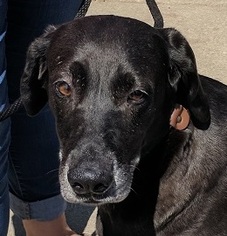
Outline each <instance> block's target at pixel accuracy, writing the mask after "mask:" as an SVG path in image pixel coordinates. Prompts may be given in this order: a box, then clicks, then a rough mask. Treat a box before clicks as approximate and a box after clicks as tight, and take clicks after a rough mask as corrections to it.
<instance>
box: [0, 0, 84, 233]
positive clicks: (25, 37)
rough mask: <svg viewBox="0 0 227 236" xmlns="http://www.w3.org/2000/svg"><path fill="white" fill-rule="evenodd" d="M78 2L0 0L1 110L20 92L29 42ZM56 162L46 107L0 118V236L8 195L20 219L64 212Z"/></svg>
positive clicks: (68, 13)
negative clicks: (28, 114)
mask: <svg viewBox="0 0 227 236" xmlns="http://www.w3.org/2000/svg"><path fill="white" fill-rule="evenodd" d="M82 1H83V0H54V1H53V0H32V1H31V0H8V1H7V0H0V111H1V110H3V109H4V108H5V107H6V106H7V104H8V100H9V101H10V102H13V101H14V100H15V99H16V98H18V97H19V84H20V77H21V74H22V72H23V67H24V64H25V55H26V49H27V47H28V45H29V44H30V42H31V41H32V40H33V39H34V38H35V37H37V36H39V35H40V34H41V33H42V32H43V31H44V29H45V27H46V26H47V25H49V24H55V25H57V24H61V23H63V22H66V21H70V20H72V19H73V18H74V16H75V14H76V13H77V11H78V9H79V7H80V5H81V3H82ZM7 8H8V10H7ZM6 19H7V21H6ZM6 27H7V32H6ZM5 56H6V61H7V66H6V62H5ZM6 72H7V73H6ZM6 78H7V79H6ZM6 80H7V81H6ZM7 84H8V85H7ZM10 129H11V132H10ZM10 136H11V137H10ZM58 165H59V161H58V140H57V136H56V133H55V125H54V119H53V117H52V115H51V113H50V111H49V108H48V106H46V107H45V108H44V109H43V110H42V111H41V112H40V114H39V115H38V116H36V117H34V118H30V117H28V116H27V115H26V114H25V111H24V110H22V111H20V112H19V113H17V114H16V115H14V116H13V117H12V118H11V120H10V119H8V120H6V121H4V122H1V123H0V235H1V236H5V235H7V228H8V221H9V195H10V205H11V208H12V210H13V211H14V213H15V214H17V215H18V216H20V217H21V218H22V219H37V220H50V219H54V218H56V217H57V216H59V215H60V214H62V213H63V212H64V210H65V202H64V200H63V199H62V197H61V195H60V189H59V182H58ZM8 179H9V181H8ZM8 183H9V184H8ZM8 189H9V190H10V194H9V191H8Z"/></svg>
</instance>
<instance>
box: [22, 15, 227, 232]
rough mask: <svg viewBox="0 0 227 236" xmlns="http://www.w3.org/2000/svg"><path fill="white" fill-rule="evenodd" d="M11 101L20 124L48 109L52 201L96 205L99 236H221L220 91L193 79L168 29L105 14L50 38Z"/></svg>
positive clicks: (223, 160) (224, 197)
mask: <svg viewBox="0 0 227 236" xmlns="http://www.w3.org/2000/svg"><path fill="white" fill-rule="evenodd" d="M21 95H22V99H23V103H24V106H25V108H26V110H27V113H28V114H29V115H35V114H36V113H38V112H39V110H40V109H41V108H42V107H43V106H44V105H45V104H46V102H47V101H49V105H50V107H51V109H52V111H53V113H54V116H55V118H56V124H57V132H58V135H59V140H60V146H61V147H60V159H61V166H60V182H61V189H62V194H63V196H64V198H65V199H66V200H67V201H69V202H73V203H87V204H97V205H98V208H99V210H98V212H99V214H98V221H97V234H98V235H99V236H102V235H104V236H121V235H123V236H125V235H130V236H150V235H158V236H163V235H165V236H170V235H178V236H182V235H185V236H186V235H187V236H188V235H190V236H192V235H193V236H195V235H204V236H214V235H215V236H216V235H223V236H224V235H227V168H226V167H227V145H226V144H227V128H226V119H227V87H226V86H225V85H223V84H221V83H219V82H217V81H215V80H212V79H209V78H206V77H204V76H198V74H197V70H196V62H195V58H194V55H193V52H192V50H191V48H190V46H189V44H188V42H187V41H186V40H185V38H184V37H183V36H182V35H181V34H180V33H179V32H178V31H176V30H174V29H170V28H169V29H155V28H152V27H150V26H149V25H147V24H145V23H142V22H140V21H137V20H134V19H129V18H123V17H115V16H91V17H85V18H81V19H78V20H76V21H73V22H71V23H68V24H65V25H63V26H60V27H59V28H58V29H55V28H54V27H52V28H49V30H48V32H47V33H46V34H44V35H43V36H42V37H40V38H38V39H36V40H35V41H34V42H33V43H32V45H31V46H30V48H29V50H28V54H27V62H26V67H25V71H24V75H23V77H22V82H21ZM179 105H180V108H181V109H176V108H178V107H179ZM181 105H182V106H181ZM184 108H186V109H187V110H188V113H189V114H190V119H189V116H188V113H187V111H186V110H185V109H184ZM181 112H183V114H182V115H181ZM184 115H185V116H186V118H185V116H184ZM174 116H175V118H174ZM171 117H172V118H171ZM182 119H183V120H182ZM187 119H188V122H187ZM170 120H171V121H170ZM181 122H183V123H184V122H186V124H183V126H181ZM178 125H179V127H178ZM172 126H174V127H172Z"/></svg>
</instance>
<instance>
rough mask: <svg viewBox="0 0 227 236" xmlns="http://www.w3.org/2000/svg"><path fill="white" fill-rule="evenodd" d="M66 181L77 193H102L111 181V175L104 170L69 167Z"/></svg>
mask: <svg viewBox="0 0 227 236" xmlns="http://www.w3.org/2000/svg"><path fill="white" fill-rule="evenodd" d="M68 181H69V183H70V185H71V186H72V188H73V190H74V191H75V193H77V194H80V195H82V194H89V193H93V194H103V193H104V192H105V191H107V189H109V188H110V186H111V185H112V183H113V176H112V175H111V173H109V172H106V171H105V170H97V169H91V168H88V169H81V168H77V169H71V170H69V172H68Z"/></svg>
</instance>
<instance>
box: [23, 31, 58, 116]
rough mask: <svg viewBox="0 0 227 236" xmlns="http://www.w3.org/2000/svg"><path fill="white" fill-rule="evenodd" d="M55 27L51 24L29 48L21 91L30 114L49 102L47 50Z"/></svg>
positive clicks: (33, 113) (34, 113) (35, 112)
mask: <svg viewBox="0 0 227 236" xmlns="http://www.w3.org/2000/svg"><path fill="white" fill-rule="evenodd" d="M55 29H56V28H55V27H53V26H50V27H48V28H47V30H46V33H44V34H43V35H42V36H40V37H39V38H37V39H35V40H34V41H33V42H32V43H31V45H30V46H29V48H28V51H27V57H26V63H25V68H24V73H23V75H22V78H21V84H20V93H21V99H22V103H23V105H24V107H25V110H26V112H27V114H28V115H30V116H33V115H36V114H37V113H38V112H39V111H40V110H41V109H42V108H43V107H44V106H45V104H46V102H47V99H48V97H47V92H46V89H45V87H46V85H47V80H48V71H47V65H46V51H47V48H48V46H49V43H50V39H51V36H52V32H53V31H55Z"/></svg>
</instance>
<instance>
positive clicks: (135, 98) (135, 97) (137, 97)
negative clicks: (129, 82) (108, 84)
mask: <svg viewBox="0 0 227 236" xmlns="http://www.w3.org/2000/svg"><path fill="white" fill-rule="evenodd" d="M145 96H146V93H145V92H143V91H141V90H135V91H134V92H132V93H131V94H129V96H128V100H127V101H128V102H129V103H133V104H141V103H143V102H144V99H145Z"/></svg>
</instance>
